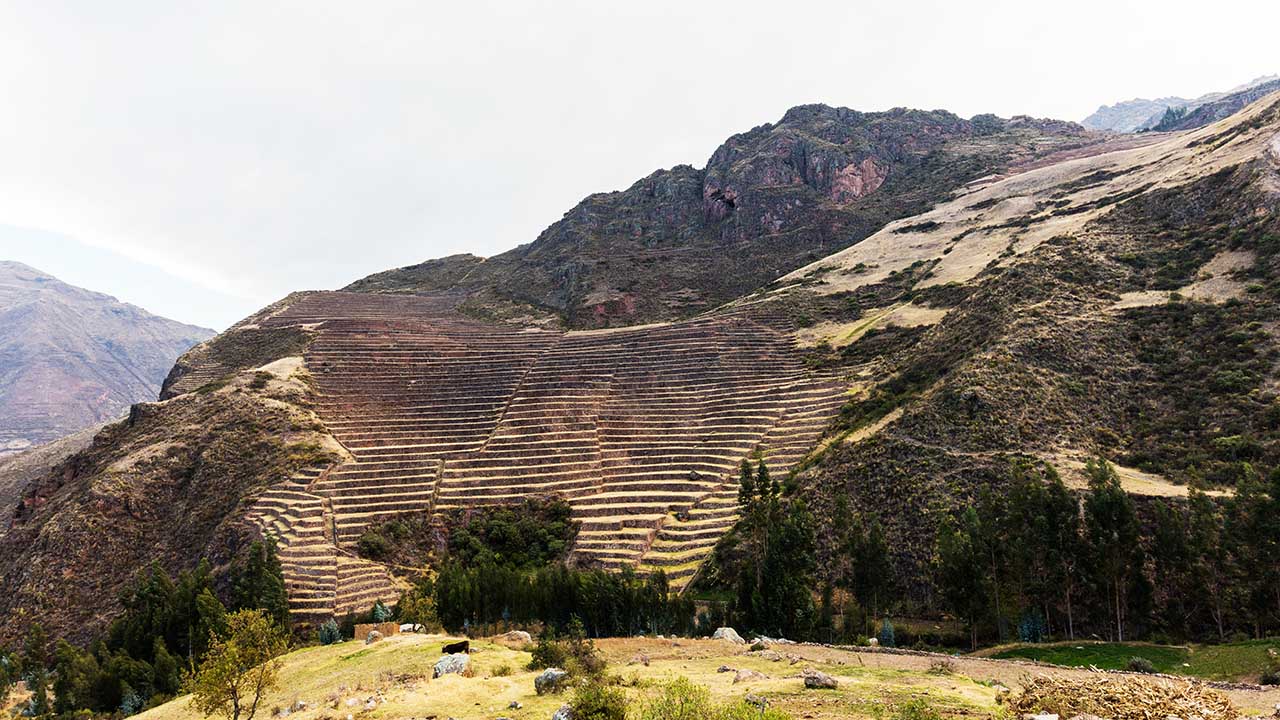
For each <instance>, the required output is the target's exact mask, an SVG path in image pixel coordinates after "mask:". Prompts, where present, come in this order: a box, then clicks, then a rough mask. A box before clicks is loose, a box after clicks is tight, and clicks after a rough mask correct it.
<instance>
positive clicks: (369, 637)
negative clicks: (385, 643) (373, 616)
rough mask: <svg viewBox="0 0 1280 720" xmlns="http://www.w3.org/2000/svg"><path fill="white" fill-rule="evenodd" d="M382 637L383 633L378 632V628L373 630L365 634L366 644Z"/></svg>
mask: <svg viewBox="0 0 1280 720" xmlns="http://www.w3.org/2000/svg"><path fill="white" fill-rule="evenodd" d="M381 639H382V633H380V632H378V631H377V630H371V631H370V632H369V634H368V635H366V636H365V638H364V644H365V645H369V644H370V643H376V642H378V641H379V640H381Z"/></svg>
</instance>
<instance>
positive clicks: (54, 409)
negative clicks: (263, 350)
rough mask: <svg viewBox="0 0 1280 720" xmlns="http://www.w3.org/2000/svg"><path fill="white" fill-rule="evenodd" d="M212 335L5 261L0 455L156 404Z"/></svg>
mask: <svg viewBox="0 0 1280 720" xmlns="http://www.w3.org/2000/svg"><path fill="white" fill-rule="evenodd" d="M213 334H214V332H213V331H212V330H208V329H206V328H201V327H195V326H192V325H184V324H183V323H179V322H175V321H173V320H168V319H166V318H162V317H158V316H156V315H152V314H151V313H149V312H147V311H145V310H143V309H142V308H139V307H135V306H133V305H129V304H127V303H122V302H120V301H118V300H116V299H115V298H113V297H111V296H109V295H104V294H102V293H96V292H93V291H90V290H85V289H83V288H78V287H75V286H73V285H68V284H66V283H64V282H62V281H60V280H58V279H57V278H55V277H53V276H51V275H48V274H47V273H43V272H41V271H39V270H36V269H35V268H32V267H28V266H27V265H23V264H22V263H17V262H9V261H0V456H3V455H7V454H11V453H13V452H17V451H21V450H24V449H26V448H28V447H31V446H34V445H40V444H42V443H46V442H49V441H52V440H56V439H58V438H60V437H63V436H64V435H68V434H70V433H74V432H77V431H79V430H83V429H84V428H87V427H90V426H93V425H96V424H99V423H101V422H103V421H106V420H110V419H113V418H115V417H117V416H119V415H120V414H121V413H122V412H123V411H124V410H125V409H126V408H128V407H129V406H130V405H131V404H133V403H136V402H140V401H145V400H154V399H155V398H156V396H157V395H158V393H159V391H160V383H161V381H163V380H164V377H165V374H166V373H167V372H168V371H169V368H170V367H171V366H172V365H173V361H174V359H175V358H177V357H178V355H180V354H182V353H183V352H184V351H186V350H187V349H189V348H190V347H191V346H192V345H195V344H196V343H199V342H201V341H203V340H205V339H207V338H209V337H211V336H213Z"/></svg>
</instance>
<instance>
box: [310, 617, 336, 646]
mask: <svg viewBox="0 0 1280 720" xmlns="http://www.w3.org/2000/svg"><path fill="white" fill-rule="evenodd" d="M316 634H317V635H318V636H319V640H320V644H321V645H332V644H334V643H336V642H341V641H342V632H341V631H340V630H338V622H337V621H336V620H334V619H333V618H329V619H328V620H326V621H325V623H324V624H323V625H321V626H320V628H319V629H318V630H317V631H316Z"/></svg>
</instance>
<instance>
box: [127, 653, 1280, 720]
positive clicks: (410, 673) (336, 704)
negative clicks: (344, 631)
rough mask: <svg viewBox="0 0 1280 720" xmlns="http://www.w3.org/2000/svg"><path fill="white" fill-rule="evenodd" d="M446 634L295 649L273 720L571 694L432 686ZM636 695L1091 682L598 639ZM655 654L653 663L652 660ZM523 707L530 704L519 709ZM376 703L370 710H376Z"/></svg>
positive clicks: (525, 714)
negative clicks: (812, 680)
mask: <svg viewBox="0 0 1280 720" xmlns="http://www.w3.org/2000/svg"><path fill="white" fill-rule="evenodd" d="M445 641H446V639H445V638H444V637H442V636H431V635H406V636H400V637H393V638H389V639H387V640H384V641H382V642H378V643H375V644H373V645H369V646H365V645H362V644H359V643H356V642H346V643H341V644H338V645H331V646H328V647H312V648H306V649H303V650H299V651H296V652H294V653H291V654H289V655H288V656H286V658H285V665H284V668H283V669H282V671H281V684H280V689H279V690H278V691H276V692H274V693H273V694H271V695H270V696H269V697H268V698H267V699H266V702H265V705H264V707H265V712H264V714H263V716H264V717H265V716H267V715H271V714H272V713H273V712H275V711H276V710H277V709H278V708H288V707H290V706H294V705H296V704H297V703H298V702H299V701H301V702H303V703H305V704H306V709H303V710H300V711H296V712H292V713H291V714H290V717H295V718H298V720H310V719H311V718H345V717H347V716H348V715H351V716H353V717H360V718H369V719H375V718H404V717H421V718H430V717H432V716H436V717H438V718H448V717H453V718H459V719H460V720H461V719H462V718H497V717H509V718H512V719H513V720H518V719H520V718H531V719H532V718H537V719H538V720H547V719H548V718H550V717H551V715H552V713H554V712H555V710H556V709H557V708H559V707H560V706H561V705H562V704H564V702H565V701H566V699H567V696H543V697H539V696H537V695H536V694H535V693H534V690H533V679H534V677H535V676H536V675H537V673H535V672H532V671H528V670H526V669H525V665H526V664H527V663H528V662H529V654H528V653H527V652H523V651H521V650H517V649H511V648H507V647H503V646H502V645H498V644H494V643H490V642H479V643H474V644H473V647H474V648H475V650H476V651H473V655H472V660H471V661H472V667H473V671H474V672H473V677H469V678H468V677H460V676H456V675H450V676H445V677H443V678H440V679H436V680H432V679H431V668H432V665H433V664H434V663H435V661H436V660H437V659H438V658H439V657H440V646H441V644H442V643H443V642H445ZM597 644H598V647H599V648H600V650H601V652H602V653H603V654H604V656H605V657H606V658H607V659H608V661H609V670H608V672H609V673H611V674H614V675H617V676H619V677H620V678H621V679H622V681H623V683H624V684H625V687H626V692H627V693H628V694H629V695H630V696H631V697H632V698H633V699H635V700H641V699H643V698H644V697H645V696H646V694H648V693H650V692H651V690H652V688H653V687H655V686H656V685H658V684H660V683H662V682H664V681H666V680H670V679H674V678H676V677H680V676H684V677H687V678H689V679H690V680H692V681H694V682H696V683H698V684H701V685H705V686H706V687H708V688H710V690H711V693H712V694H713V696H715V697H716V698H718V699H723V700H732V699H738V698H741V697H743V696H744V695H746V694H747V693H749V692H750V693H753V694H755V695H758V696H761V697H764V698H767V699H768V700H769V702H770V704H771V705H772V706H773V707H776V708H780V709H783V710H786V711H788V712H790V713H791V714H793V715H794V716H795V717H797V718H815V719H819V720H820V719H822V718H877V719H881V718H892V717H893V716H894V714H895V712H896V710H897V709H898V708H900V707H902V706H904V705H905V704H906V703H908V702H909V701H911V700H915V699H922V700H925V701H926V702H928V704H929V705H930V706H932V707H934V708H935V709H936V710H938V711H940V712H941V713H942V714H944V715H946V716H953V717H961V716H963V717H995V716H998V715H999V713H1000V708H999V705H998V704H997V702H996V696H997V693H998V689H999V686H1000V685H1004V686H1008V687H1010V688H1016V687H1017V685H1018V682H1019V680H1020V679H1022V678H1023V677H1024V676H1026V675H1027V674H1028V673H1035V674H1051V675H1054V676H1058V677H1084V676H1087V675H1089V674H1090V673H1089V672H1088V671H1085V670H1076V669H1068V668H1046V667H1043V666H1033V665H1030V664H1027V663H1025V662H1019V661H1009V660H993V659H986V658H972V657H957V658H954V659H951V660H949V662H948V663H947V667H946V669H945V670H943V671H941V672H940V671H939V668H938V667H937V664H938V663H939V661H940V659H941V658H940V656H925V655H897V654H887V653H875V652H853V651H846V650H835V649H830V648H824V647H816V646H806V645H778V646H775V647H774V648H773V650H775V651H776V653H777V657H778V659H776V660H773V659H770V657H771V656H770V655H769V654H765V655H761V654H751V655H749V654H747V649H746V648H745V647H744V646H740V645H733V644H730V643H727V642H720V641H714V640H685V639H681V640H674V641H673V640H657V639H611V640H601V641H598V643H597ZM642 657H645V658H647V659H648V665H647V666H646V665H645V664H643V662H641V661H640V660H641V658H642ZM722 665H727V666H729V667H732V668H734V669H735V670H737V669H749V670H755V671H757V672H760V673H763V674H764V675H766V676H767V678H766V679H763V680H757V681H752V682H743V683H738V684H735V683H734V682H733V680H734V673H733V672H718V668H720V666H722ZM806 667H812V668H815V669H818V670H821V671H823V672H827V673H829V674H831V675H833V676H835V677H837V678H838V679H839V681H840V686H839V688H838V689H836V690H830V691H820V690H806V689H805V688H804V686H803V683H802V682H801V680H800V678H799V674H800V671H801V670H802V669H804V668H806ZM1226 694H1227V695H1229V696H1230V697H1231V699H1232V701H1233V702H1234V703H1235V704H1236V705H1237V707H1239V708H1240V709H1241V710H1243V711H1245V712H1250V713H1254V714H1263V713H1264V712H1265V714H1270V712H1271V709H1272V708H1273V707H1274V706H1275V705H1276V703H1280V688H1277V689H1276V690H1273V691H1267V692H1259V691H1246V690H1232V691H1227V693H1226ZM513 702H518V703H520V704H521V707H520V708H519V709H511V708H510V707H509V706H510V705H511V704H512V703H513ZM366 708H367V709H366ZM139 717H142V718H147V719H148V720H161V719H170V718H172V719H174V720H178V719H186V718H198V717H200V715H199V713H197V712H196V711H195V710H194V709H192V708H191V707H190V705H189V701H188V699H187V698H178V699H176V700H174V701H172V702H169V703H167V704H165V705H162V706H160V707H158V708H154V709H152V710H150V711H148V712H146V713H144V714H142V715H140V716H139Z"/></svg>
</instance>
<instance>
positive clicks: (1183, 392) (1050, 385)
mask: <svg viewBox="0 0 1280 720" xmlns="http://www.w3.org/2000/svg"><path fill="white" fill-rule="evenodd" d="M1278 132H1280V96H1278V95H1272V96H1269V97H1268V98H1266V99H1264V100H1263V101H1260V102H1259V103H1256V104H1254V105H1253V106H1251V107H1249V108H1248V109H1247V110H1246V111H1245V112H1243V113H1241V114H1239V115H1236V116H1233V117H1231V118H1229V119H1228V120H1225V121H1220V122H1218V123H1215V124H1213V125H1210V126H1207V127H1205V128H1203V129H1200V130H1197V131H1195V132H1192V133H1188V134H1182V135H1176V136H1173V137H1169V138H1166V139H1164V140H1162V141H1161V142H1159V143H1157V144H1153V145H1148V146H1145V147H1140V148H1136V149H1131V150H1125V151H1120V152H1115V153H1111V154H1106V155H1099V156H1096V157H1090V158H1084V159H1079V160H1073V161H1068V162H1064V163H1060V164H1057V165H1052V166H1048V167H1042V168H1038V169H1035V170H1031V171H1028V172H1026V173H1023V174H1021V175H1017V176H1014V177H1011V178H1008V179H1005V180H1001V181H998V182H994V183H991V184H988V185H986V186H985V187H982V188H978V189H975V190H974V191H973V192H971V193H968V194H966V195H964V196H962V197H961V198H958V199H957V200H954V201H952V202H949V203H944V204H942V205H940V206H938V207H937V208H935V209H934V210H932V211H930V212H928V213H925V214H922V215H919V216H916V217H913V218H910V219H906V220H902V221H898V222H895V223H891V224H889V225H888V226H886V227H885V228H884V229H883V230H881V231H880V232H878V233H876V234H875V235H873V236H872V237H870V238H868V239H867V240H865V241H863V242H862V243H860V244H858V245H855V246H853V247H851V248H849V249H847V250H845V251H843V252H841V253H837V254H835V255H833V256H831V257H830V258H827V259H824V260H822V261H819V262H817V263H814V264H812V265H810V266H808V267H805V268H802V269H800V270H797V271H796V272H794V273H792V274H791V275H789V276H787V277H786V278H784V279H783V280H782V281H780V282H779V283H778V284H777V286H775V287H774V288H773V289H771V291H770V292H768V293H763V294H759V295H757V296H755V297H754V298H753V299H751V300H748V301H745V302H744V303H740V304H739V305H746V304H769V303H772V304H779V305H784V306H788V307H792V308H794V312H797V313H803V314H804V315H805V316H806V317H807V318H809V322H810V323H811V324H812V325H811V327H810V328H808V329H807V330H806V331H805V332H804V333H803V334H802V336H801V337H802V339H803V340H804V341H805V342H806V343H807V344H808V345H809V347H810V348H811V350H810V352H811V358H812V361H811V364H812V365H815V366H819V367H827V368H829V369H831V370H832V371H836V369H844V370H845V371H846V372H848V373H850V374H851V375H852V376H853V377H854V378H856V381H855V391H856V392H857V395H856V397H855V398H854V400H853V402H851V403H850V404H849V405H848V406H847V407H846V408H845V410H844V412H843V413H842V417H841V419H840V421H839V422H837V424H836V426H835V428H834V430H833V432H832V434H831V436H830V437H829V441H828V444H827V446H826V448H825V451H824V452H823V453H822V454H821V455H820V456H819V457H817V458H815V459H813V460H812V461H811V462H810V463H809V464H808V467H807V468H806V469H805V470H803V471H802V472H801V473H800V474H799V476H798V478H797V479H796V483H797V485H798V488H799V492H800V493H801V495H802V496H803V497H805V498H806V499H808V500H809V502H810V503H811V504H812V505H813V506H814V507H817V508H819V509H820V512H819V514H820V516H823V517H828V518H829V517H831V513H832V512H833V508H834V507H835V505H836V503H837V500H838V498H840V497H842V496H843V497H846V498H848V499H849V500H850V502H851V504H852V505H853V506H854V507H856V508H862V509H864V510H868V511H874V512H878V513H880V515H881V517H882V518H883V519H884V522H885V524H886V530H887V533H888V535H889V542H890V545H891V546H892V547H894V548H895V549H896V555H897V560H898V562H897V563H895V577H896V579H897V582H899V583H900V584H901V587H902V588H903V590H904V592H906V593H908V594H909V595H910V596H911V597H914V598H917V599H923V598H925V597H927V594H928V593H929V588H928V587H926V586H924V585H923V584H922V583H921V582H920V578H921V577H922V576H923V575H924V574H925V570H926V569H927V567H928V565H929V563H930V562H931V561H932V547H933V543H932V528H935V527H936V526H937V524H938V523H939V522H940V521H941V520H942V519H944V518H946V517H949V516H950V515H951V514H952V513H954V512H955V509H956V508H963V507H966V506H970V505H971V504H972V503H973V501H974V500H975V498H976V496H977V494H978V492H979V491H980V490H981V489H982V488H985V487H996V488H998V487H1000V486H1001V485H1002V484H1003V483H1006V482H1008V481H1009V478H1010V470H1009V467H1010V466H1009V461H1010V459H1011V458H1013V457H1018V456H1021V457H1030V458H1034V459H1041V460H1045V461H1047V462H1049V463H1051V464H1053V465H1054V466H1056V467H1057V468H1058V469H1059V470H1060V471H1061V472H1063V473H1064V474H1065V475H1066V476H1067V478H1068V481H1069V482H1075V483H1077V484H1081V483H1082V480H1081V478H1080V475H1079V469H1080V467H1081V466H1082V464H1083V463H1082V460H1083V458H1084V457H1086V456H1090V455H1094V454H1102V455H1104V456H1105V457H1108V458H1110V459H1112V460H1113V461H1115V462H1117V463H1118V464H1119V465H1120V466H1121V476H1122V479H1125V482H1126V485H1127V486H1128V487H1129V488H1130V489H1131V491H1132V492H1137V493H1143V494H1149V495H1161V496H1168V495H1176V494H1177V492H1178V490H1179V489H1185V488H1186V485H1187V484H1188V483H1191V482H1199V483H1204V484H1206V485H1208V486H1209V487H1219V488H1226V489H1228V490H1229V489H1230V488H1232V487H1233V486H1234V485H1236V484H1237V483H1238V482H1240V481H1241V479H1242V478H1245V477H1250V476H1251V475H1252V473H1253V472H1254V468H1256V469H1257V470H1258V471H1261V472H1263V473H1265V472H1266V471H1267V470H1268V469H1270V468H1273V467H1276V466H1277V464H1278V463H1280V425H1277V424H1276V423H1275V422H1274V418H1275V417H1276V407H1277V396H1276V391H1275V388H1276V387H1277V374H1276V373H1277V371H1276V360H1277V359H1278V358H1280V348H1278V347H1277V338H1276V335H1275V328H1276V327H1277V325H1276V322H1277V320H1280V315H1277V304H1276V299H1277V297H1278V296H1280V257H1278V256H1277V252H1278V251H1280V215H1278V213H1280V174H1278V168H1280V138H1278V135H1277V133H1278ZM1137 478H1142V479H1143V481H1142V482H1135V481H1134V480H1135V479H1137ZM825 547H826V550H824V553H829V552H831V551H832V550H831V548H830V545H826V546H825ZM1157 592H1159V589H1157Z"/></svg>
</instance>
